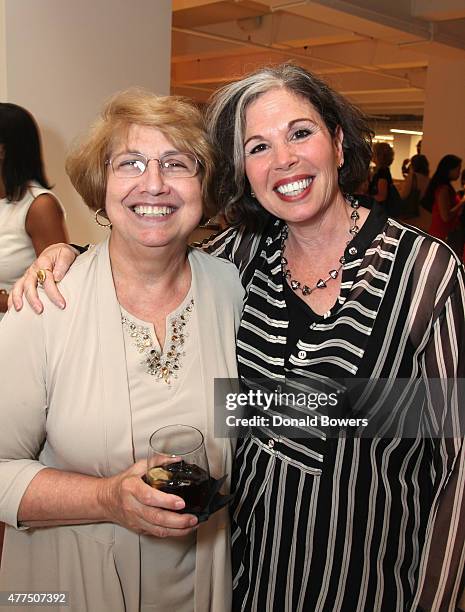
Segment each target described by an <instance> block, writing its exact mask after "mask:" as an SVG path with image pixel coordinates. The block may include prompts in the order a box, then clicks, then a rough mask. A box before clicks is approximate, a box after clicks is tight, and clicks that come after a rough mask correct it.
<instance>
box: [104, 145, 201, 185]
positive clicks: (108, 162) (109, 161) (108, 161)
mask: <svg viewBox="0 0 465 612" xmlns="http://www.w3.org/2000/svg"><path fill="white" fill-rule="evenodd" d="M130 154H131V155H137V156H139V157H141V158H143V159H145V168H144V170H143V171H142V172H141V173H140V174H135V175H134V176H118V175H117V174H116V173H115V169H114V168H113V161H114V160H115V159H116V158H117V157H119V156H120V155H124V153H118V155H115V157H113V159H106V160H105V165H106V166H110V168H111V170H112V172H113V175H114V176H115V177H116V178H139V176H143V175H144V174H145V172H146V170H147V168H148V166H149V163H150V162H151V161H156V162H158V168H159V169H160V174H161V175H162V176H163V177H164V178H166V176H167V175H166V174H165V173H164V171H163V162H162V159H164V158H165V157H169V156H173V155H177V154H179V155H188V156H189V157H192V158H193V159H194V160H195V172H194V174H190V175H189V176H178V177H176V175H175V174H172V175H168V178H193V177H194V176H197V174H198V173H199V170H200V168H201V167H202V162H201V161H200V159H199V158H198V157H196V156H195V155H194V154H193V153H190V152H187V151H176V153H165V154H164V155H162V156H161V157H147V156H146V155H144V154H143V153H130Z"/></svg>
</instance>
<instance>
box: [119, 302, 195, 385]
mask: <svg viewBox="0 0 465 612" xmlns="http://www.w3.org/2000/svg"><path fill="white" fill-rule="evenodd" d="M193 308H194V300H193V299H191V300H190V301H189V303H188V304H187V306H186V307H185V308H184V310H183V311H182V312H181V313H180V314H179V315H177V316H176V317H174V318H173V319H171V321H170V327H171V338H170V341H169V349H168V351H167V353H166V355H164V354H163V353H162V351H159V350H157V349H156V348H155V347H154V345H153V340H152V336H151V334H150V329H149V328H148V327H145V326H144V325H137V323H134V321H131V319H129V318H128V317H127V316H126V315H124V314H121V323H122V324H123V327H124V328H125V329H126V330H127V332H128V333H129V336H130V337H131V338H132V339H133V342H134V345H135V347H136V349H137V350H138V352H139V353H141V354H143V355H144V358H143V359H142V361H141V365H143V366H145V371H146V373H147V374H151V375H152V376H154V377H155V380H156V381H160V380H163V381H164V382H165V383H166V384H167V385H168V386H171V381H172V379H173V378H177V377H178V374H177V372H178V371H179V370H180V368H181V358H182V357H184V355H185V353H184V351H183V347H184V343H185V339H186V337H187V336H188V335H189V334H187V333H186V332H185V329H184V328H185V326H186V324H187V322H188V321H189V318H190V316H191V313H192V310H193Z"/></svg>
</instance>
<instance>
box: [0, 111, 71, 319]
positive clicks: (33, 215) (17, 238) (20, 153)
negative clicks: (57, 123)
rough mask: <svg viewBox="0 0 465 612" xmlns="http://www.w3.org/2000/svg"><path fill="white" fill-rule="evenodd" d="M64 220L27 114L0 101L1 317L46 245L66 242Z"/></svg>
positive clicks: (35, 126)
mask: <svg viewBox="0 0 465 612" xmlns="http://www.w3.org/2000/svg"><path fill="white" fill-rule="evenodd" d="M67 237H68V233H67V231H66V225H65V216H64V212H63V208H62V207H61V204H60V203H59V201H58V199H57V197H56V196H55V195H53V194H52V192H51V191H50V185H49V182H48V181H47V178H46V176H45V171H44V163H43V160H42V153H41V145H40V136H39V130H38V128H37V125H36V122H35V121H34V118H33V117H32V115H31V114H30V113H29V112H28V111H27V110H25V109H24V108H22V107H21V106H17V105H16V104H11V103H8V102H2V103H0V319H1V318H2V317H3V314H4V313H5V312H6V310H7V302H8V293H9V291H10V289H11V287H12V286H13V285H14V283H15V281H16V280H17V279H18V278H20V276H22V274H23V273H24V271H25V270H26V268H28V267H29V266H30V265H31V263H32V262H33V261H34V259H35V258H36V256H37V255H39V254H40V253H41V252H42V251H43V250H44V249H45V247H47V246H49V245H50V244H53V243H55V242H57V241H61V240H66V239H67Z"/></svg>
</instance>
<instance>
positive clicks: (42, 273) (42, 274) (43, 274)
mask: <svg viewBox="0 0 465 612" xmlns="http://www.w3.org/2000/svg"><path fill="white" fill-rule="evenodd" d="M46 278H47V268H45V269H44V268H40V270H37V281H38V282H39V283H40V284H41V285H43V284H44V283H45V279H46Z"/></svg>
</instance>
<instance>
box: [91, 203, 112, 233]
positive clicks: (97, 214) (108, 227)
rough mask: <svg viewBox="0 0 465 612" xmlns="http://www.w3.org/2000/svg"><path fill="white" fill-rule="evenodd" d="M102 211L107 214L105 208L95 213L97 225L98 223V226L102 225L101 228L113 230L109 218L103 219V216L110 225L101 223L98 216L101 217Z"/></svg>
mask: <svg viewBox="0 0 465 612" xmlns="http://www.w3.org/2000/svg"><path fill="white" fill-rule="evenodd" d="M102 210H103V212H105V209H104V208H99V209H98V210H96V211H95V215H94V217H95V223H96V224H97V225H100V227H106V228H107V229H111V221H110V219H109V218H108V217H103V215H102V217H103V218H104V219H106V220H107V221H108V223H102V222H101V221H100V219H99V218H98V216H99V215H100V213H101V212H102Z"/></svg>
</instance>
